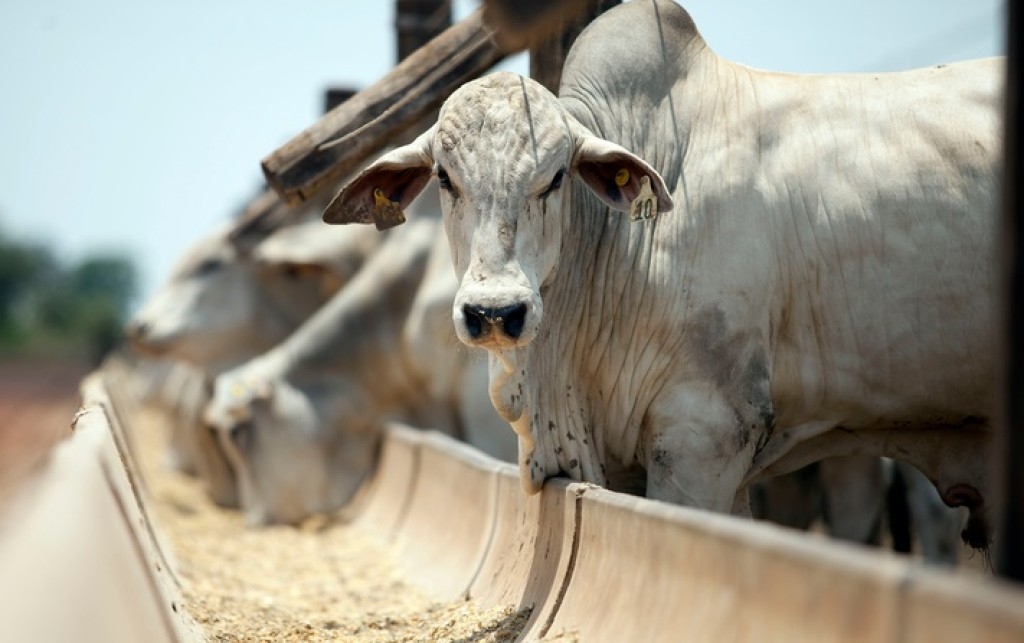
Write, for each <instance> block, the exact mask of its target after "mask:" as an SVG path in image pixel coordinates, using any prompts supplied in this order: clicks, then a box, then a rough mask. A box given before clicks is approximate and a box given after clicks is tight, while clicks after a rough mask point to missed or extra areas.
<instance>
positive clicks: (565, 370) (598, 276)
mask: <svg viewBox="0 0 1024 643" xmlns="http://www.w3.org/2000/svg"><path fill="white" fill-rule="evenodd" d="M570 198H571V199H572V203H571V214H568V215H567V217H566V222H565V225H564V229H563V237H562V251H561V258H560V261H559V264H558V269H557V273H556V274H555V275H554V276H553V277H552V278H551V279H550V280H549V282H548V283H547V284H545V286H544V287H543V288H542V290H541V296H542V298H543V302H544V320H543V321H542V323H541V328H540V330H539V332H538V336H537V337H536V339H535V340H534V341H533V342H532V343H531V344H530V346H528V347H526V348H524V349H518V350H517V351H512V352H510V353H508V354H506V356H505V361H504V362H501V361H500V360H495V359H492V370H491V373H492V397H493V396H494V395H497V396H498V398H497V399H499V400H501V399H515V398H516V397H518V398H519V399H521V414H520V415H519V417H518V419H517V420H515V421H514V422H513V427H514V428H515V429H516V432H517V433H518V434H519V436H520V447H521V448H520V467H521V472H522V474H523V481H524V484H527V488H528V490H535V489H536V488H539V485H540V484H541V483H542V482H543V480H544V479H545V478H547V477H550V476H554V475H559V474H561V475H567V476H569V477H571V478H573V479H576V480H583V481H587V482H593V483H597V484H607V477H606V464H607V463H608V461H609V459H611V460H614V461H615V462H616V463H617V464H624V465H627V466H628V465H630V464H632V463H633V459H634V457H635V455H636V445H637V441H638V439H639V429H640V424H641V422H642V419H643V409H644V408H646V402H647V397H648V396H649V394H650V393H649V391H644V390H639V389H638V388H637V385H638V384H643V383H644V381H645V379H646V374H641V373H635V372H633V371H632V370H631V369H632V366H631V365H632V364H635V363H636V362H637V357H638V351H642V350H645V348H646V346H647V342H646V340H645V339H644V338H643V337H640V336H638V333H639V332H642V331H641V329H642V328H643V324H642V323H641V321H642V320H641V319H639V315H640V313H641V310H640V308H639V307H638V306H637V305H636V304H637V302H638V296H640V295H642V290H643V288H644V287H645V283H646V282H645V277H644V275H646V274H647V269H646V268H645V266H646V265H647V263H648V262H649V261H650V257H651V253H650V250H651V247H652V243H653V235H652V234H651V232H652V231H651V230H644V229H643V226H649V225H651V223H650V222H647V223H640V222H637V223H633V222H631V221H630V220H629V215H627V214H622V213H618V212H611V211H609V209H608V208H607V207H606V206H604V205H603V204H601V203H600V202H599V201H598V200H597V199H596V198H594V197H593V196H591V195H590V193H589V192H588V191H587V190H586V188H584V187H582V186H581V185H577V184H576V183H575V182H574V185H573V192H572V195H571V197H570Z"/></svg>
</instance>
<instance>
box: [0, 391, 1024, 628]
mask: <svg viewBox="0 0 1024 643" xmlns="http://www.w3.org/2000/svg"><path fill="white" fill-rule="evenodd" d="M82 390H83V396H84V404H83V407H82V409H81V410H80V412H79V414H78V416H77V420H76V423H75V431H74V434H73V436H72V437H70V438H69V439H68V440H66V441H65V442H64V443H63V444H61V445H60V446H59V447H58V448H57V449H56V451H55V452H54V453H53V454H52V456H51V458H50V460H49V462H48V463H47V465H46V466H45V467H44V469H43V470H41V471H40V472H39V474H38V475H37V476H36V477H34V478H33V479H32V480H30V481H29V482H27V483H26V484H24V485H23V486H22V488H21V489H20V490H19V493H18V494H17V497H16V498H15V500H14V501H13V502H12V504H11V505H10V506H9V507H7V508H6V510H5V512H4V514H3V515H2V523H0V569H3V570H4V574H3V575H0V600H2V604H3V605H4V612H5V618H4V619H3V620H4V624H3V626H2V627H3V636H2V638H3V640H18V641H23V640H24V641H64V640H80V641H107V642H118V641H141V640H145V641H189V640H205V639H210V640H260V639H263V640H389V639H390V638H391V637H393V638H394V640H523V641H533V640H580V641H587V642H590V641H624V640H637V641H640V640H642V641H680V640H687V641H702V640H703V641H723V640H734V641H746V640H756V641H765V640H785V641H804V640H806V641H861V640H863V641H893V642H896V641H942V640H949V641H965V640H977V641H992V642H996V641H1008V642H1009V641H1022V640H1024V590H1022V589H1021V588H1019V587H1016V586H1010V585H1008V584H1006V583H1003V582H1000V581H998V580H996V579H993V578H979V577H973V576H966V575H959V574H956V573H952V572H943V571H936V570H931V569H925V568H923V567H922V566H920V565H919V564H917V563H915V562H913V561H911V560H909V559H903V558H899V557H895V556H892V555H880V554H878V553H877V552H871V551H868V550H864V549H860V548H856V547H852V546H847V545H842V544H837V543H833V542H830V541H827V540H825V539H822V538H820V537H815V536H809V535H806V534H801V533H797V532H792V531H789V530H785V529H781V528H777V527H774V526H771V525H768V524H764V523H758V522H753V521H745V520H739V519H734V518H731V517H727V516H720V515H711V514H707V513H704V512H700V511H694V510H689V509H685V508H680V507H674V506H669V505H666V504H663V503H658V502H653V501H648V500H645V499H642V498H635V497H630V496H624V495H622V494H616V493H612V492H609V491H606V490H603V489H600V488H597V487H593V486H590V485H581V484H574V483H569V482H567V481H563V480H555V481H551V482H549V483H548V484H547V485H546V486H545V487H544V489H543V491H542V492H541V493H540V494H538V495H536V496H532V497H528V496H525V495H524V494H523V493H522V492H521V490H520V487H519V481H518V479H517V471H516V469H515V468H514V467H512V466H510V465H507V464H504V463H500V462H497V461H495V460H492V459H490V458H488V457H486V456H484V455H482V454H480V453H479V452H478V451H476V450H474V449H472V448H470V447H467V446H466V445H463V444H460V443H457V442H455V441H453V440H451V439H448V438H446V437H444V436H442V435H440V434H437V433H434V432H421V431H415V430H412V429H409V428H406V427H398V426H396V427H392V428H390V429H389V431H388V433H387V437H386V439H385V441H384V444H383V448H382V453H381V459H380V464H379V466H378V468H377V471H376V473H375V475H374V476H373V478H372V479H371V480H370V481H369V483H368V484H367V485H366V487H365V488H364V490H363V491H362V493H361V494H360V495H359V496H358V497H357V499H356V500H355V501H354V502H353V503H352V506H350V507H349V508H347V510H346V511H345V512H343V513H344V515H345V517H346V518H345V520H340V519H339V520H336V521H335V520H327V519H324V520H321V521H320V522H315V523H310V524H304V525H302V526H300V527H299V528H294V527H283V528H272V529H269V530H255V531H254V530H248V531H245V530H244V528H243V527H242V526H241V525H242V522H241V518H240V517H238V516H237V515H230V512H224V511H223V510H217V511H220V512H222V514H223V515H222V517H221V519H222V520H224V521H226V522H225V523H224V524H230V525H234V526H236V527H237V529H238V531H237V532H236V535H235V536H233V538H235V539H237V540H236V542H234V543H226V545H230V546H229V547H227V548H226V549H224V553H222V554H218V555H219V556H221V557H222V560H221V561H220V563H221V565H222V566H227V567H229V568H230V567H231V566H234V567H235V568H237V567H239V566H254V565H256V562H253V561H257V560H258V559H254V558H250V559H246V558H243V557H242V556H243V555H244V554H245V553H246V552H245V550H247V549H250V548H253V547H255V545H254V544H253V543H255V542H257V541H256V540H249V539H250V538H252V539H258V538H270V537H281V538H287V539H290V540H289V543H291V544H289V545H288V547H289V549H287V550H285V551H287V552H294V556H295V557H299V556H301V555H302V554H301V550H302V549H304V548H308V544H309V543H310V542H313V543H314V545H313V546H312V549H314V550H316V551H317V555H318V556H321V557H323V558H322V560H323V561H333V562H332V563H331V564H334V565H336V567H335V568H330V565H329V564H328V563H323V564H317V565H316V568H317V572H318V573H321V574H323V575H324V578H329V577H331V576H339V577H340V576H346V575H351V574H355V573H356V572H355V571H354V570H353V569H351V568H350V565H352V564H353V563H352V562H351V560H350V559H346V558H344V557H345V555H346V554H345V553H344V552H343V551H342V549H343V548H344V547H346V546H348V545H346V544H344V543H345V542H351V541H360V542H361V543H363V544H362V545H360V546H363V547H364V550H360V551H363V552H364V553H362V554H358V555H357V557H358V556H359V555H361V556H363V557H370V558H380V559H386V561H387V562H389V564H392V565H393V569H394V570H395V571H394V572H393V573H394V574H396V576H395V577H394V578H390V577H389V578H383V576H387V574H391V573H392V572H380V574H378V575H379V576H382V578H378V579H376V580H378V581H380V582H382V583H384V584H383V585H381V586H382V587H384V588H385V589H386V591H385V594H384V597H385V600H387V601H390V603H392V604H393V605H399V604H401V605H409V606H411V609H413V610H414V611H415V610H420V611H419V612H417V614H418V615H417V616H415V617H413V618H408V619H406V618H404V617H402V616H400V615H395V614H397V613H392V612H389V611H386V609H390V608H375V607H367V606H366V604H364V603H363V602H362V601H363V599H362V598H361V597H360V596H359V595H358V593H355V592H349V593H346V592H347V590H337V591H338V593H337V594H336V595H328V596H325V597H323V598H324V600H325V606H324V611H323V612H322V613H319V615H313V616H304V617H303V619H305V620H304V621H302V622H297V624H296V623H292V624H290V625H289V626H288V627H287V628H283V629H279V630H273V631H271V630H267V629H266V627H267V625H266V623H263V624H262V625H260V624H259V623H253V624H252V627H263V628H264V629H263V630H259V629H249V628H250V624H247V623H245V622H230V623H229V621H230V618H229V616H228V614H227V613H224V614H220V615H218V613H217V611H216V610H214V611H213V613H212V615H211V614H210V613H207V612H209V608H210V606H211V605H212V606H214V607H216V606H218V605H224V606H227V605H228V603H229V602H231V601H233V600H235V599H238V600H239V601H243V600H248V599H249V598H252V599H253V600H254V601H255V602H253V603H249V604H247V605H249V607H247V608H246V609H248V610H250V613H251V620H252V621H254V622H257V621H260V619H272V618H273V617H274V614H277V613H278V612H281V611H282V610H284V611H287V609H290V607H289V606H290V605H293V604H294V605H301V604H302V603H303V602H308V601H309V600H311V599H310V598H309V597H308V596H307V595H303V594H302V593H301V592H302V591H304V590H303V588H302V585H303V579H302V578H301V577H299V576H295V577H293V578H291V579H289V580H288V582H289V584H287V585H285V586H283V587H282V588H280V589H276V590H269V589H267V588H269V587H270V586H269V585H267V586H266V587H264V586H262V585H260V586H259V587H257V586H256V585H255V581H246V582H248V583H250V585H245V584H244V583H243V584H242V585H239V586H238V588H237V589H233V590H232V592H234V594H231V593H230V592H229V593H228V594H226V595H225V596H222V597H221V598H220V599H218V600H219V601H221V602H219V603H218V602H210V601H205V600H204V599H201V597H200V595H199V594H198V593H197V591H198V590H197V588H200V587H201V586H203V584H204V583H206V582H207V581H204V580H202V579H201V578H200V577H199V576H198V575H197V571H196V570H197V569H198V567H197V566H196V564H195V563H194V562H193V561H192V560H191V559H190V558H189V557H190V556H191V555H192V553H191V549H190V547H194V545H195V543H192V544H191V545H190V544H189V543H188V542H186V541H182V540H180V535H179V530H178V529H177V528H174V529H171V528H169V527H170V526H169V525H167V524H165V523H164V522H161V521H162V519H163V518H164V517H166V516H170V515H171V514H169V513H167V509H166V508H165V507H164V505H166V504H167V501H168V498H171V499H172V500H173V501H174V502H177V503H178V505H177V508H176V509H174V507H172V509H174V510H175V511H177V512H178V513H179V514H181V515H182V516H183V518H182V519H183V520H192V521H193V524H192V526H191V527H190V529H194V528H195V527H196V526H197V525H198V524H199V523H198V522H196V521H197V520H198V519H197V518H196V515H197V514H198V510H197V509H196V508H195V507H193V506H189V502H192V501H191V500H188V499H187V498H185V497H184V496H176V497H172V496H173V494H170V493H169V492H167V491H165V490H164V489H163V488H158V487H157V485H156V483H155V481H153V480H150V479H149V478H148V477H145V476H144V475H143V474H146V476H148V475H149V474H150V470H149V469H148V468H147V466H148V465H147V466H140V460H142V459H143V458H142V457H141V456H140V452H141V451H142V450H143V449H142V445H141V443H142V442H143V441H144V440H143V439H142V438H143V437H144V436H143V434H142V433H139V432H138V430H137V426H136V424H137V423H139V422H140V421H141V419H140V418H141V414H140V413H139V411H138V409H136V408H134V407H133V404H132V401H131V399H130V397H129V396H128V395H126V394H125V392H124V391H125V390H126V387H125V386H124V382H121V381H119V380H118V379H117V378H116V377H114V376H112V375H110V374H108V373H103V372H100V373H96V374H93V375H92V376H90V377H89V378H87V379H86V380H85V382H84V383H83V387H82ZM145 439H148V437H147V438H145ZM168 475H169V474H168ZM172 504H173V503H172ZM335 523H343V525H342V526H336V525H335ZM232 528H235V527H232ZM335 529H342V530H348V531H344V532H336V533H338V534H340V535H339V536H338V537H337V538H335V539H334V540H328V539H325V537H324V534H325V533H328V532H331V531H332V530H335ZM275 530H277V531H275ZM165 533H166V534H168V537H165V536H164V535H163V534H165ZM195 533H196V532H193V534H195ZM316 539H319V540H316ZM221 540H223V539H221ZM204 542H208V543H215V542H216V539H212V540H209V541H204ZM204 546H207V545H204ZM210 546H212V545H210ZM231 546H233V549H232V547H231ZM366 552H368V553H366ZM236 554H237V556H238V557H236ZM332 556H334V558H332ZM265 557H266V556H265ZM289 557H290V555H289V554H287V553H285V554H281V555H280V558H272V559H271V560H264V561H262V562H260V563H259V564H262V565H265V570H271V569H274V568H282V569H284V568H287V567H288V565H289V562H290V561H289V560H287V558H289ZM246 560H248V561H249V562H244V561H246ZM232 571H238V570H237V569H234V568H233V569H232ZM264 573H266V572H264ZM325 582H326V581H325ZM318 587H320V588H321V589H320V590H319V591H320V593H321V594H323V593H325V592H326V593H328V594H330V593H332V592H333V590H330V589H324V588H328V587H329V586H327V585H322V586H318ZM259 592H263V593H262V594H259ZM275 592H277V593H275ZM388 592H390V593H388ZM403 592H410V593H411V594H413V595H415V598H414V599H412V598H409V597H408V596H406V595H405V594H404V593H403ZM248 594H252V596H247V595H248ZM257 594H258V595H257ZM293 599H294V600H293ZM289 601H292V602H289ZM417 601H419V603H417ZM349 604H351V605H349ZM353 606H354V607H353ZM225 609H226V607H225ZM204 610H206V611H205V612H204ZM275 610H276V611H275ZM331 610H342V612H335V611H331ZM344 610H348V611H347V612H345V611H344ZM470 611H471V612H472V613H473V618H475V619H477V620H476V621H474V623H473V624H470V625H468V626H467V627H466V628H463V629H459V627H461V626H460V625H458V624H457V621H459V619H460V618H461V617H462V616H464V615H466V614H468V613H469V612H470ZM335 613H343V614H349V616H345V615H343V616H332V615H333V614H335ZM218 628H219V629H218Z"/></svg>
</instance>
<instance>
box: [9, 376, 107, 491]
mask: <svg viewBox="0 0 1024 643" xmlns="http://www.w3.org/2000/svg"><path fill="white" fill-rule="evenodd" d="M87 371H88V367H87V366H85V365H84V364H81V363H79V362H73V361H65V360H54V359H25V358H17V359H5V360H3V361H0V506H3V504H4V503H5V500H6V498H7V497H9V495H10V494H11V492H12V491H13V489H14V488H15V487H17V485H18V484H19V483H20V482H21V481H22V480H23V479H24V478H25V477H26V476H27V475H28V474H29V473H31V471H32V470H33V469H34V468H35V467H36V466H37V465H38V464H39V462H41V461H42V459H43V458H44V457H46V454H48V453H49V452H50V449H51V448H52V447H53V445H54V444H56V443H57V442H58V441H59V440H61V439H62V438H64V437H66V436H68V435H70V433H71V420H72V418H73V417H74V415H75V410H76V409H77V408H78V404H79V399H80V398H79V395H78V383H79V381H80V380H81V379H82V377H84V376H85V374H86V372H87Z"/></svg>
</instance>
